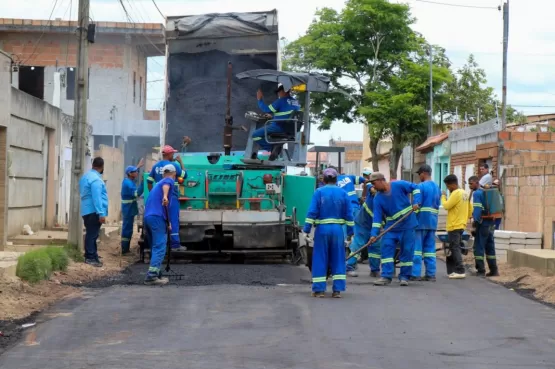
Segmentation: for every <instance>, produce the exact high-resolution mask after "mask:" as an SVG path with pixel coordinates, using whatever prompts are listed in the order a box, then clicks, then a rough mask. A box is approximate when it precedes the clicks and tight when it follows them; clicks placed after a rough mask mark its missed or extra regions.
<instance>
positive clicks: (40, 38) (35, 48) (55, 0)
mask: <svg viewBox="0 0 555 369" xmlns="http://www.w3.org/2000/svg"><path fill="white" fill-rule="evenodd" d="M56 5H58V0H54V5H53V6H52V11H51V12H50V16H49V17H48V23H47V24H48V25H50V20H51V19H52V15H53V14H54V11H55V10H56ZM45 33H46V30H44V31H42V33H41V35H40V37H39V39H38V40H37V42H35V47H34V48H33V52H31V55H29V57H28V58H27V59H25V60H24V61H23V62H22V63H21V64H27V62H28V61H29V59H31V58H32V57H33V55H35V52H36V51H37V47H38V46H39V43H40V40H42V38H43V37H44V34H45Z"/></svg>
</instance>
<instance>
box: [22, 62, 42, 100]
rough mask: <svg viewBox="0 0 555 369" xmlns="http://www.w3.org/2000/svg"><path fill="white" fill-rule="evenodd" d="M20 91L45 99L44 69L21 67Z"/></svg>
mask: <svg viewBox="0 0 555 369" xmlns="http://www.w3.org/2000/svg"><path fill="white" fill-rule="evenodd" d="M19 89H20V90H21V91H23V92H25V93H27V94H29V95H31V96H34V97H36V98H37V99H41V100H43V99H44V67H19Z"/></svg>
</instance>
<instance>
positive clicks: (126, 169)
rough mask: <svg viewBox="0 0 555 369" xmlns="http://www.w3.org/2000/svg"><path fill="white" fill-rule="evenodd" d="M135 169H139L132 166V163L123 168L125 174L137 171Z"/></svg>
mask: <svg viewBox="0 0 555 369" xmlns="http://www.w3.org/2000/svg"><path fill="white" fill-rule="evenodd" d="M137 171H139V169H137V167H134V166H132V165H130V166H128V167H127V168H125V174H127V175H129V173H133V172H137Z"/></svg>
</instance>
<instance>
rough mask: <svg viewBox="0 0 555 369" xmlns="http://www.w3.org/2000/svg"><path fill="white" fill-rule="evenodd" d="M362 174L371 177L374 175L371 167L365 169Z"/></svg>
mask: <svg viewBox="0 0 555 369" xmlns="http://www.w3.org/2000/svg"><path fill="white" fill-rule="evenodd" d="M362 174H364V175H370V174H372V169H371V168H370V167H365V168H364V169H362Z"/></svg>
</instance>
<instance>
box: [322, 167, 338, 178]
mask: <svg viewBox="0 0 555 369" xmlns="http://www.w3.org/2000/svg"><path fill="white" fill-rule="evenodd" d="M322 174H323V175H324V177H330V178H336V177H337V171H336V170H335V169H333V168H327V169H325V170H324V173H322Z"/></svg>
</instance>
